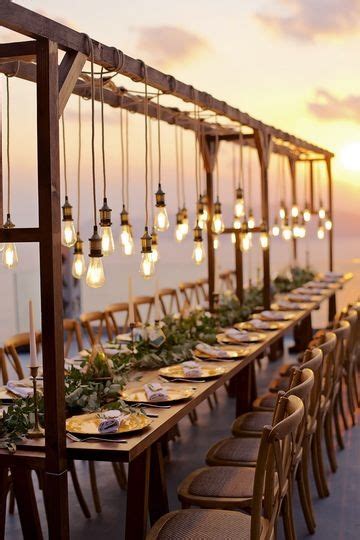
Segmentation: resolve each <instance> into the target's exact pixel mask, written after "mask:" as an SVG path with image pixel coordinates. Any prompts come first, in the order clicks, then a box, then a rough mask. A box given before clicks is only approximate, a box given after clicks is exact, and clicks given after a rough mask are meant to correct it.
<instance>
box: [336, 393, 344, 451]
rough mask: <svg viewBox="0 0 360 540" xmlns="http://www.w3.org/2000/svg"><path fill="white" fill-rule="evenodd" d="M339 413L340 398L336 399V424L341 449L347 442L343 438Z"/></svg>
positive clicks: (337, 438)
mask: <svg viewBox="0 0 360 540" xmlns="http://www.w3.org/2000/svg"><path fill="white" fill-rule="evenodd" d="M339 415H340V411H339V399H336V400H335V405H334V424H335V433H336V440H337V443H338V446H339V448H340V449H341V450H344V448H345V443H344V439H343V436H342V433H341V428H340V422H339Z"/></svg>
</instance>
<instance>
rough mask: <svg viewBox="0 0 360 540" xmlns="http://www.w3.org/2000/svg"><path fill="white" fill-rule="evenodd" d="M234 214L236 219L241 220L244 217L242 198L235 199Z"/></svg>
mask: <svg viewBox="0 0 360 540" xmlns="http://www.w3.org/2000/svg"><path fill="white" fill-rule="evenodd" d="M234 213H235V216H236V217H237V218H241V217H243V216H244V214H245V205H244V198H243V197H239V198H238V199H236V201H235V206H234Z"/></svg>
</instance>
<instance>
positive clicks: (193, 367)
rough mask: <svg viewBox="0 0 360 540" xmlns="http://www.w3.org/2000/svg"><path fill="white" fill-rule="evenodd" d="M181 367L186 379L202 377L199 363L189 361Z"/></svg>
mask: <svg viewBox="0 0 360 540" xmlns="http://www.w3.org/2000/svg"><path fill="white" fill-rule="evenodd" d="M181 365H182V368H183V370H184V375H185V376H186V377H201V374H202V372H201V367H200V365H199V364H198V363H197V362H194V361H193V360H188V361H187V362H183V363H182V364H181Z"/></svg>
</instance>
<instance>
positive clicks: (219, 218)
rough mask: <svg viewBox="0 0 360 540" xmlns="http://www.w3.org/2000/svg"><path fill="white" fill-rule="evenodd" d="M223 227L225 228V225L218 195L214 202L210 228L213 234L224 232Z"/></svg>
mask: <svg viewBox="0 0 360 540" xmlns="http://www.w3.org/2000/svg"><path fill="white" fill-rule="evenodd" d="M224 229H225V225H224V220H223V215H222V211H221V202H220V201H219V197H218V198H217V199H216V202H215V204H214V216H213V220H212V226H211V230H212V232H213V233H215V234H221V233H223V232H224Z"/></svg>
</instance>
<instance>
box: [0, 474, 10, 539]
mask: <svg viewBox="0 0 360 540" xmlns="http://www.w3.org/2000/svg"><path fill="white" fill-rule="evenodd" d="M8 489H9V473H8V468H7V467H1V468H0V538H1V539H3V538H4V537H5V522H6V500H7V494H8Z"/></svg>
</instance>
